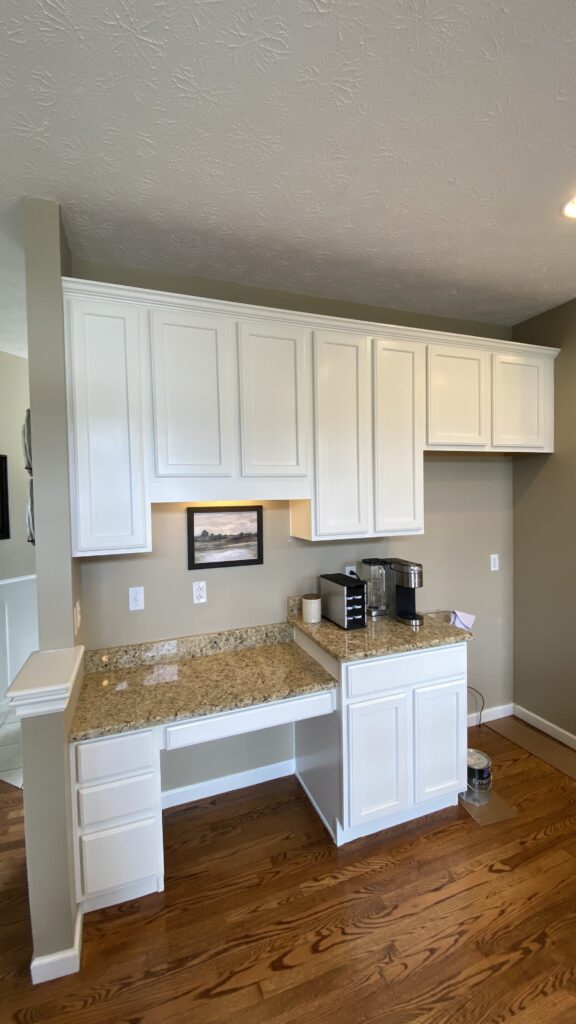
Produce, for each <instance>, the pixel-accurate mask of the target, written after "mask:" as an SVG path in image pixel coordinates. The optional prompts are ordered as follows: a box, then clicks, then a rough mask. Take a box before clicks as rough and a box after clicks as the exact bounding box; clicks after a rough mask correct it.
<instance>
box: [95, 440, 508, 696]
mask: <svg viewBox="0 0 576 1024" xmlns="http://www.w3.org/2000/svg"><path fill="white" fill-rule="evenodd" d="M185 507H186V506H185V505H156V506H154V509H153V517H152V529H153V551H152V552H150V553H149V554H143V555H131V556H126V557H123V558H118V557H116V558H94V559H84V560H83V561H82V594H83V605H84V615H85V619H86V631H87V632H86V643H87V646H88V647H89V648H90V649H94V648H98V647H104V646H109V645H115V644H122V643H136V642H138V641H145V640H150V639H157V638H162V637H171V636H186V635H189V634H192V633H204V632H210V631H213V630H219V629H229V628H233V627H235V626H247V625H253V624H258V623H267V622H280V621H282V620H283V619H285V617H286V598H287V597H288V596H289V595H290V594H299V593H304V592H305V591H307V590H310V589H314V588H315V587H316V586H317V579H318V575H319V574H320V573H322V572H331V571H335V570H337V571H338V570H341V569H342V568H343V566H344V565H345V564H346V563H348V562H352V561H355V560H356V559H361V558H364V557H367V556H370V555H386V554H388V553H392V554H398V555H403V556H408V557H412V558H415V559H417V560H418V561H421V562H422V563H423V565H424V579H425V586H424V587H423V589H422V591H421V592H420V593H419V595H418V606H419V608H420V609H423V610H430V609H435V608H454V607H456V608H461V609H464V610H467V611H472V612H475V613H476V614H477V615H478V625H477V629H476V631H475V632H476V635H477V640H476V641H475V642H474V644H473V645H472V648H471V651H470V665H471V682H472V684H473V685H474V686H478V687H480V688H481V689H483V690H484V692H485V694H486V698H487V703H488V704H489V705H495V704H501V703H504V702H506V701H509V700H511V696H512V664H511V656H512V634H511V628H512V460H511V459H507V458H505V457H495V456H482V455H471V456H466V455H464V456H439V455H434V456H431V457H429V458H427V459H426V463H425V508H426V523H425V527H426V532H425V534H424V535H423V536H421V537H406V538H402V539H396V540H392V539H391V540H362V541H354V542H348V541H336V542H334V541H332V542H321V543H314V544H311V543H308V542H306V541H301V540H294V539H290V536H289V512H288V504H287V503H286V502H264V507H265V513H264V564H263V565H261V566H246V567H239V568H236V569H210V570H205V571H204V572H189V571H188V569H187V568H186V564H187V562H186V512H185ZM492 552H498V553H499V554H500V556H501V565H502V569H501V571H500V572H499V573H491V572H490V570H489V555H490V553H492ZM202 578H203V579H206V581H207V584H208V601H207V603H206V604H205V605H195V604H193V602H192V581H193V580H194V579H202ZM129 586H144V587H145V603H146V607H145V610H144V611H141V612H129V611H128V587H129Z"/></svg>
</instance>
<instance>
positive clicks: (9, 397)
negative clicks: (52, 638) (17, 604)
mask: <svg viewBox="0 0 576 1024" xmlns="http://www.w3.org/2000/svg"><path fill="white" fill-rule="evenodd" d="M28 404H29V393H28V360H27V359H21V358H20V356H12V355H8V354H7V353H6V352H0V454H2V455H7V456H8V498H9V504H10V538H9V540H0V580H8V579H12V578H13V577H17V576H29V575H31V574H32V573H33V572H34V571H35V565H36V563H35V558H34V547H33V545H32V544H28V542H27V540H26V504H27V501H28V480H29V477H28V473H27V472H26V470H25V469H24V455H23V453H22V438H21V431H22V424H23V422H24V414H25V412H26V409H27V408H28Z"/></svg>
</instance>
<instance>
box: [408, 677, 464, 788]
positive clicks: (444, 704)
mask: <svg viewBox="0 0 576 1024" xmlns="http://www.w3.org/2000/svg"><path fill="white" fill-rule="evenodd" d="M466 713H467V708H466V680H465V679H462V680H458V681H457V682H451V683H434V684H432V685H427V686H418V687H416V689H415V690H414V759H415V765H414V789H415V799H416V803H423V802H424V801H426V800H433V799H435V797H441V796H445V795H447V794H449V793H460V792H462V791H463V790H465V789H466V773H467V769H466V735H467V732H466Z"/></svg>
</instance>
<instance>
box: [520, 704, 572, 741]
mask: <svg viewBox="0 0 576 1024" xmlns="http://www.w3.org/2000/svg"><path fill="white" fill-rule="evenodd" d="M514 714H515V715H516V716H517V718H521V719H522V721H523V722H526V723H527V724H528V725H533V726H534V728H535V729H540V732H545V733H546V735H547V736H552V738H553V739H555V740H560V743H564V744H565V745H566V746H567V747H572V749H573V750H576V736H575V735H574V733H572V732H568V731H567V730H566V729H561V728H560V726H559V725H554V723H553V722H548V721H547V719H546V718H540V715H535V714H534V712H533V711H528V710H527V709H526V708H523V707H522V705H521V704H515V705H514Z"/></svg>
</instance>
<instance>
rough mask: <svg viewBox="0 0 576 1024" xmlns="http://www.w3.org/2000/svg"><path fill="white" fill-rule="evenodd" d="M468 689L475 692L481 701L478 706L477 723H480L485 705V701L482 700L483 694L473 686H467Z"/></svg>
mask: <svg viewBox="0 0 576 1024" xmlns="http://www.w3.org/2000/svg"><path fill="white" fill-rule="evenodd" d="M468 689H469V690H472V693H477V694H478V696H479V697H480V700H481V701H482V707H481V708H480V712H479V714H478V725H482V715H483V713H484V708H485V707H486V701H485V700H484V694H483V693H481V692H480V690H477V689H476V687H475V686H469V687H468Z"/></svg>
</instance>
